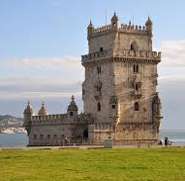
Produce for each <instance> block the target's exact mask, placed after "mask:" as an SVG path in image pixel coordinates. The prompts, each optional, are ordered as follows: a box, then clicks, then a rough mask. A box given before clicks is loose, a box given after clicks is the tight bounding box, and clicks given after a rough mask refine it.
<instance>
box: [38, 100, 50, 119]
mask: <svg viewBox="0 0 185 181" xmlns="http://www.w3.org/2000/svg"><path fill="white" fill-rule="evenodd" d="M47 114H48V113H47V110H46V108H45V105H44V102H42V106H41V108H40V110H39V112H38V115H39V116H46V115H47Z"/></svg>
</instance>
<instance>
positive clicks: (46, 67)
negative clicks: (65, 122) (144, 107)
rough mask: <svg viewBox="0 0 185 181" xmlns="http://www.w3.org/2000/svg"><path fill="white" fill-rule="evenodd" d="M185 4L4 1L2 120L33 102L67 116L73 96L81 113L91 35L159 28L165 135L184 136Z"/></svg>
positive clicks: (0, 14)
mask: <svg viewBox="0 0 185 181" xmlns="http://www.w3.org/2000/svg"><path fill="white" fill-rule="evenodd" d="M184 7H185V1H184V0H176V1H169V0H162V1H161V0H150V1H148V0H140V1H138V0H114V1H113V0H101V1H100V0H93V1H87V0H76V1H75V0H73V1H72V0H65V1H64V0H30V1H27V0H0V22H1V26H0V114H11V115H16V116H18V117H22V112H23V109H24V107H25V105H26V102H27V100H28V99H29V100H31V102H32V104H33V107H34V110H35V112H36V111H37V110H38V109H39V107H40V104H41V101H45V103H46V106H47V108H48V111H49V112H50V113H63V112H65V110H66V107H67V105H68V103H69V100H70V96H71V95H72V94H74V95H75V96H76V99H77V103H78V105H79V108H80V111H82V101H81V83H82V81H83V79H84V69H83V67H82V66H81V62H80V58H81V55H83V54H86V53H87V34H86V28H87V25H88V23H89V20H90V19H91V20H92V22H93V24H94V26H95V27H98V26H101V25H104V24H108V23H110V18H111V17H112V15H113V13H114V11H115V12H116V13H117V15H118V17H119V21H120V22H121V23H128V22H129V20H131V21H132V23H133V24H138V25H144V24H145V21H146V19H147V17H148V16H150V17H151V19H152V21H153V24H154V32H153V33H154V37H153V47H154V49H156V50H158V51H162V62H161V63H160V65H159V68H158V70H159V85H158V91H159V92H160V97H161V100H162V112H163V116H164V119H163V120H162V126H161V127H162V128H165V129H185V120H184V114H183V113H184V110H185V107H184V102H185V96H184V92H185V22H184V19H185V11H184Z"/></svg>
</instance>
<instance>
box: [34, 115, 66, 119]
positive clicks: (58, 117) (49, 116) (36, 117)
mask: <svg viewBox="0 0 185 181" xmlns="http://www.w3.org/2000/svg"><path fill="white" fill-rule="evenodd" d="M66 117H67V114H50V115H44V116H32V121H50V120H63V119H65V118H66Z"/></svg>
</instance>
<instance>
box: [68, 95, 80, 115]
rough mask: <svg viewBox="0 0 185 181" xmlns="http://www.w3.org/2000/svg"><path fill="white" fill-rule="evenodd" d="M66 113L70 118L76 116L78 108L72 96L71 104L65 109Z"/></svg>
mask: <svg viewBox="0 0 185 181" xmlns="http://www.w3.org/2000/svg"><path fill="white" fill-rule="evenodd" d="M67 112H68V114H69V115H70V116H73V115H77V114H78V106H77V105H76V102H75V97H74V96H72V97H71V102H70V104H69V106H68V108H67Z"/></svg>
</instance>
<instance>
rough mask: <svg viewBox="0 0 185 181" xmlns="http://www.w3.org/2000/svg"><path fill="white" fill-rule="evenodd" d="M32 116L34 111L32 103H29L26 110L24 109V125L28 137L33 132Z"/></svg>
mask: <svg viewBox="0 0 185 181" xmlns="http://www.w3.org/2000/svg"><path fill="white" fill-rule="evenodd" d="M32 115H33V109H32V106H31V105H30V101H28V104H27V106H26V108H25V109H24V124H23V126H24V127H25V129H26V131H27V133H28V135H29V134H30V132H31V119H32Z"/></svg>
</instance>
